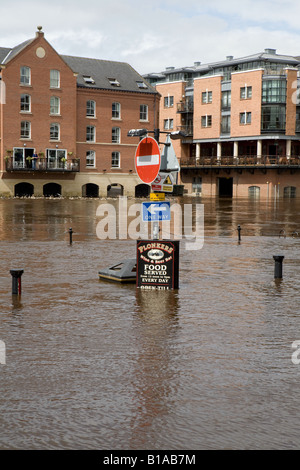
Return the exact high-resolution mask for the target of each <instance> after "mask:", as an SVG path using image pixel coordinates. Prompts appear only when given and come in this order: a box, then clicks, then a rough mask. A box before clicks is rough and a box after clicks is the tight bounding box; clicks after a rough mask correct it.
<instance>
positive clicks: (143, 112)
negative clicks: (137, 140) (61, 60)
mask: <svg viewBox="0 0 300 470" xmlns="http://www.w3.org/2000/svg"><path fill="white" fill-rule="evenodd" d="M140 121H148V106H147V105H146V104H141V105H140Z"/></svg>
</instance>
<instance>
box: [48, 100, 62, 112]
mask: <svg viewBox="0 0 300 470" xmlns="http://www.w3.org/2000/svg"><path fill="white" fill-rule="evenodd" d="M59 113H60V99H59V98H57V96H51V98H50V114H59Z"/></svg>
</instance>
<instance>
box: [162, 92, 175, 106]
mask: <svg viewBox="0 0 300 470" xmlns="http://www.w3.org/2000/svg"><path fill="white" fill-rule="evenodd" d="M173 106H174V96H169V95H168V96H165V97H164V107H165V108H172V107H173Z"/></svg>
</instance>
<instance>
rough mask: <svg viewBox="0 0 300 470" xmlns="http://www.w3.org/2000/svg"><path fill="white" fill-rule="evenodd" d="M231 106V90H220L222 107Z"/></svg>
mask: <svg viewBox="0 0 300 470" xmlns="http://www.w3.org/2000/svg"><path fill="white" fill-rule="evenodd" d="M230 107H231V91H222V109H226V108H230Z"/></svg>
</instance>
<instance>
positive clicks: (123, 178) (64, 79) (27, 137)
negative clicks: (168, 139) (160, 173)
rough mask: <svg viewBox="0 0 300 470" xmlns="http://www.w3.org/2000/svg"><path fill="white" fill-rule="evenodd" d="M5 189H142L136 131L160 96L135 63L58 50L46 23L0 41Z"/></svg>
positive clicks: (0, 163) (149, 123) (0, 187)
mask: <svg viewBox="0 0 300 470" xmlns="http://www.w3.org/2000/svg"><path fill="white" fill-rule="evenodd" d="M0 79H1V81H0V157H1V158H0V175H1V178H0V195H2V196H3V195H7V196H32V195H34V196H43V195H44V196H58V195H62V196H107V195H116V194H123V195H132V196H134V195H138V194H140V192H143V191H144V190H145V189H146V191H147V190H148V189H149V188H148V187H147V188H144V187H143V185H141V184H140V183H141V181H140V180H139V178H138V176H137V175H136V174H135V166H134V156H135V149H136V146H137V144H138V140H139V139H138V138H137V137H128V136H127V133H128V130H130V129H132V128H140V127H145V128H148V129H154V128H156V127H157V123H158V111H159V94H158V92H157V91H156V90H155V89H154V88H153V87H152V86H151V85H149V83H148V82H147V81H146V80H145V79H144V78H143V77H142V76H141V75H139V74H138V73H137V72H136V71H135V70H134V69H133V68H132V67H131V66H130V65H128V64H126V63H122V62H113V61H105V60H99V59H89V58H82V57H73V56H66V55H60V54H58V53H57V52H56V51H55V50H54V48H53V47H52V46H51V44H50V43H49V42H48V41H47V40H46V39H45V37H44V32H43V31H42V28H41V27H38V30H37V32H36V34H35V37H34V38H33V39H29V40H28V41H25V42H24V43H22V44H19V45H17V46H16V47H14V48H4V47H2V48H1V47H0Z"/></svg>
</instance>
